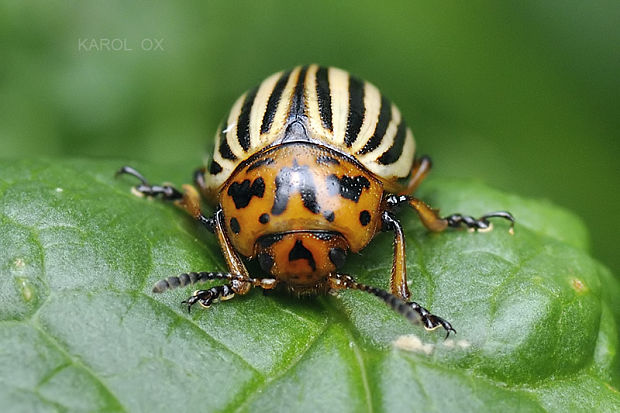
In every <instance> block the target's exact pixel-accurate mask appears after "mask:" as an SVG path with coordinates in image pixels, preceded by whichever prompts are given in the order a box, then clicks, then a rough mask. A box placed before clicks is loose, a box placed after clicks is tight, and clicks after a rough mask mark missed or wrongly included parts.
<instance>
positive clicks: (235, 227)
mask: <svg viewBox="0 0 620 413" xmlns="http://www.w3.org/2000/svg"><path fill="white" fill-rule="evenodd" d="M230 229H232V231H233V232H234V233H235V234H238V233H239V232H240V231H241V225H239V221H237V218H231V219H230Z"/></svg>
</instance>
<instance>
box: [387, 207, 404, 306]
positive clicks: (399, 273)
mask: <svg viewBox="0 0 620 413" xmlns="http://www.w3.org/2000/svg"><path fill="white" fill-rule="evenodd" d="M381 220H382V224H383V225H382V230H384V231H394V255H393V257H392V275H391V277H390V290H391V291H392V294H394V295H395V296H397V297H399V298H400V299H402V300H405V301H407V300H408V299H409V297H410V296H411V293H410V292H409V287H408V286H407V267H406V263H405V235H404V233H403V227H402V225H400V222H398V220H397V219H396V217H394V215H392V213H390V212H388V211H383V214H382V215H381Z"/></svg>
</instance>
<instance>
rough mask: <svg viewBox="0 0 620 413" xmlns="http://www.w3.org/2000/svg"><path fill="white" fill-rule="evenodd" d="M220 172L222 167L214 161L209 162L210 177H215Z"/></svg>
mask: <svg viewBox="0 0 620 413" xmlns="http://www.w3.org/2000/svg"><path fill="white" fill-rule="evenodd" d="M220 172H222V165H220V164H219V163H217V162H215V161H211V166H210V167H209V173H210V174H211V175H217V174H219V173H220Z"/></svg>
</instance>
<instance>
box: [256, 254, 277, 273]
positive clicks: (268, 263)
mask: <svg viewBox="0 0 620 413" xmlns="http://www.w3.org/2000/svg"><path fill="white" fill-rule="evenodd" d="M256 259H257V260H258V264H259V265H260V267H261V268H262V269H263V271H265V272H270V271H271V267H273V257H272V256H271V255H269V254H267V253H265V252H261V253H260V254H258V256H257V257H256Z"/></svg>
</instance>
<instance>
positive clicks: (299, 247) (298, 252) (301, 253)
mask: <svg viewBox="0 0 620 413" xmlns="http://www.w3.org/2000/svg"><path fill="white" fill-rule="evenodd" d="M288 260H289V261H295V260H308V265H310V268H312V271H316V262H314V257H313V256H312V253H311V252H310V250H308V248H306V247H304V244H303V243H302V242H301V240H297V241H295V245H294V246H293V248H291V252H289V254H288Z"/></svg>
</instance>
